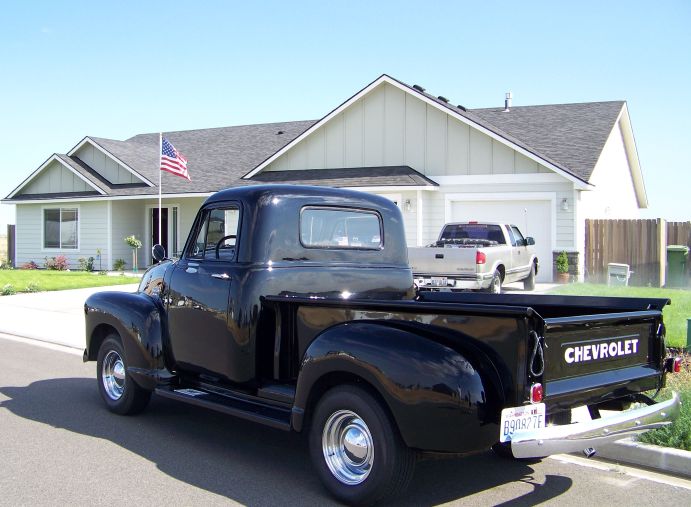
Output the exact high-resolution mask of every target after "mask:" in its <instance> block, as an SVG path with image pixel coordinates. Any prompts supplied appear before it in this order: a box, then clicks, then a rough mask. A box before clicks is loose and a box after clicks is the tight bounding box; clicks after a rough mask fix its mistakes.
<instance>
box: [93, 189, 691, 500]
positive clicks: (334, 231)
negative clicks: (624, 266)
mask: <svg viewBox="0 0 691 507" xmlns="http://www.w3.org/2000/svg"><path fill="white" fill-rule="evenodd" d="M406 251H407V250H406V244H405V234H404V229H403V220H402V216H401V213H400V211H399V209H398V208H397V207H396V205H395V204H393V203H392V202H390V201H388V200H387V199H384V198H381V197H376V196H372V195H368V194H365V193H359V192H354V191H346V190H338V189H327V188H317V187H298V186H280V185H274V186H249V187H244V188H235V189H229V190H224V191H221V192H218V193H217V194H215V195H213V196H211V197H210V198H209V199H207V201H206V202H205V203H204V204H203V206H202V207H201V209H200V210H199V213H198V215H197V217H196V220H195V222H194V225H193V226H192V229H191V233H190V236H189V238H188V240H187V243H186V245H185V247H184V251H183V253H182V256H181V258H180V259H179V260H177V261H171V260H166V259H164V255H165V254H164V252H163V251H162V248H161V247H160V246H157V247H154V257H155V258H157V259H158V260H160V262H159V263H158V264H157V265H154V266H153V267H151V268H150V269H149V270H148V271H147V272H146V273H145V274H144V276H143V278H142V280H141V284H140V286H139V289H138V291H137V292H136V293H133V294H129V293H122V292H101V293H96V294H94V295H92V296H91V297H89V299H88V300H87V301H86V303H85V307H84V309H85V316H86V349H85V351H84V360H85V361H97V378H98V389H99V392H100V394H101V397H102V398H103V401H104V402H105V405H106V406H107V408H108V409H109V410H111V411H112V412H115V413H117V414H133V413H136V412H139V411H141V410H143V409H144V408H145V406H146V405H147V403H148V401H149V399H150V396H151V394H152V392H155V393H156V394H157V395H160V396H164V397H168V398H172V399H175V400H179V401H181V402H185V403H191V404H194V405H197V406H201V407H207V408H210V409H214V410H218V411H221V412H224V413H227V414H231V415H234V416H238V417H241V418H244V419H248V420H251V421H255V422H258V423H261V424H265V425H267V426H270V427H273V428H278V429H281V430H286V431H296V432H304V433H306V434H307V435H308V440H309V446H310V453H311V457H312V459H313V461H314V465H315V468H316V471H317V473H318V475H319V477H320V479H321V480H322V481H323V483H324V484H325V486H326V487H327V488H328V489H329V490H330V491H331V493H332V494H333V495H335V496H336V497H337V498H338V499H339V500H341V501H343V502H346V503H350V504H365V503H374V502H376V501H379V500H382V499H384V498H387V497H390V496H392V495H396V494H398V493H400V492H401V491H402V490H403V489H404V488H405V487H406V485H407V484H408V482H409V481H410V479H411V476H412V473H413V468H414V464H415V462H416V460H417V459H418V458H420V457H424V456H426V455H431V454H433V455H435V456H438V455H440V454H448V455H459V454H470V453H476V452H484V451H487V450H488V449H490V448H491V447H494V449H495V450H497V451H498V452H500V453H505V454H506V453H508V454H509V455H513V457H516V458H526V457H542V456H547V455H550V454H552V453H560V452H572V451H580V450H587V452H588V453H592V451H591V450H590V449H591V448H594V447H597V446H598V445H601V444H603V443H606V442H610V441H612V440H615V439H618V438H621V437H623V436H626V435H629V434H632V433H637V432H641V431H645V430H648V429H651V428H655V427H659V426H662V425H665V424H668V423H670V422H671V421H672V419H674V418H675V416H676V415H677V414H678V410H679V399H678V397H677V396H676V395H675V396H674V397H673V398H672V399H671V400H668V401H664V402H659V403H655V402H653V401H652V400H651V399H649V398H647V397H646V396H644V395H643V394H642V392H643V391H648V390H655V389H658V388H660V387H662V386H663V385H664V383H665V374H666V373H665V372H666V371H667V370H671V369H673V367H672V366H673V363H671V362H670V360H669V359H666V354H665V342H664V338H665V327H664V325H663V322H662V314H661V311H662V308H663V306H664V305H665V304H667V302H668V301H667V300H664V299H628V298H606V299H605V298H589V297H557V296H543V297H539V296H534V295H524V294H519V295H499V296H496V295H490V294H481V293H435V292H427V293H420V294H417V293H416V292H415V290H414V284H413V276H412V272H411V269H410V267H409V265H408V259H407V254H406ZM632 402H638V405H637V407H635V408H632V409H630V410H626V411H623V409H625V408H627V407H628V406H629V405H631V403H632ZM577 406H587V407H588V408H589V409H590V413H591V414H592V420H588V421H584V422H578V423H573V424H570V422H571V419H570V410H571V409H572V408H573V407H577ZM601 409H609V410H618V411H619V412H616V414H615V415H613V416H606V417H605V416H604V415H603V417H600V412H599V411H600V410H601ZM267 459H270V457H268V456H267Z"/></svg>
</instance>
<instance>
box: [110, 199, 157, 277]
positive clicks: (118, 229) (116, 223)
mask: <svg viewBox="0 0 691 507" xmlns="http://www.w3.org/2000/svg"><path fill="white" fill-rule="evenodd" d="M110 216H111V224H112V229H111V235H110V236H111V256H110V265H109V266H108V269H113V262H115V261H116V260H118V259H122V260H124V261H125V262H126V263H127V264H126V266H125V269H128V270H129V269H132V267H133V266H132V248H130V247H129V246H128V245H127V243H125V238H126V237H128V236H132V235H133V234H134V235H135V236H136V237H137V239H139V240H141V241H142V243H143V242H144V221H145V215H144V201H142V200H114V201H111V214H110ZM146 257H147V256H146V255H145V251H144V249H143V248H140V249H139V251H138V252H137V263H138V265H139V266H140V267H144V266H145V258H146Z"/></svg>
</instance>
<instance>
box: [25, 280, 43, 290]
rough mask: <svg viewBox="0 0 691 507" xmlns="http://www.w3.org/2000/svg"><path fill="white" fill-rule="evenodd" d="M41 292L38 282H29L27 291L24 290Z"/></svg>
mask: <svg viewBox="0 0 691 507" xmlns="http://www.w3.org/2000/svg"><path fill="white" fill-rule="evenodd" d="M40 290H41V286H40V285H39V284H38V282H29V283H28V284H27V285H26V289H24V292H39V291H40Z"/></svg>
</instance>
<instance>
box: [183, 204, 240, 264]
mask: <svg viewBox="0 0 691 507" xmlns="http://www.w3.org/2000/svg"><path fill="white" fill-rule="evenodd" d="M239 222H240V210H239V209H238V208H237V207H236V206H229V207H224V208H216V209H212V210H210V211H207V212H206V213H205V214H204V218H203V221H202V224H201V227H200V228H199V231H198V232H197V238H196V239H195V242H194V243H193V244H192V245H191V247H190V248H191V251H189V252H188V255H187V256H188V257H189V258H191V259H211V260H225V261H231V260H233V259H234V258H235V244H236V240H237V233H238V224H239Z"/></svg>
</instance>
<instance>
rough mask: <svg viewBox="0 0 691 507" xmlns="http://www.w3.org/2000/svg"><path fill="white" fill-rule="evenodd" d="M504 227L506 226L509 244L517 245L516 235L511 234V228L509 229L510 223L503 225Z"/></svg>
mask: <svg viewBox="0 0 691 507" xmlns="http://www.w3.org/2000/svg"><path fill="white" fill-rule="evenodd" d="M504 227H506V232H507V233H508V234H509V241H510V242H511V244H512V245H513V246H518V245H517V244H516V236H514V235H513V230H511V226H510V225H504Z"/></svg>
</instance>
